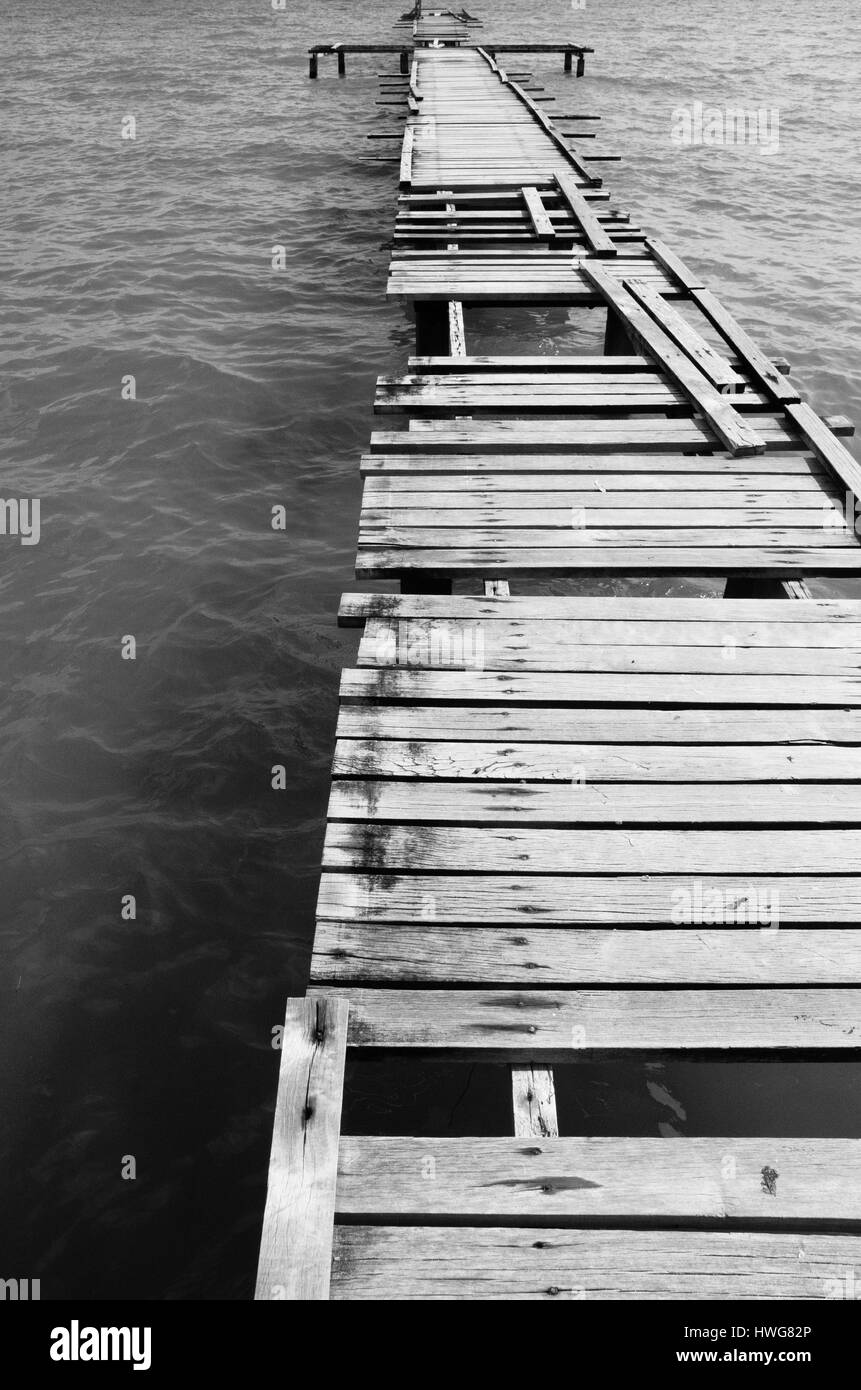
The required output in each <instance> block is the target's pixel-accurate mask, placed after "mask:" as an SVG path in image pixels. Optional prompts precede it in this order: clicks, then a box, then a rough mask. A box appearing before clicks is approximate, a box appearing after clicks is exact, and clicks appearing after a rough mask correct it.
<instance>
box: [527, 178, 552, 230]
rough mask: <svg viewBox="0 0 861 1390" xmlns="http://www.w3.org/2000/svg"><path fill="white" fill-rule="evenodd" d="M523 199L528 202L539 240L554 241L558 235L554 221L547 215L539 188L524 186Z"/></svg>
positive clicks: (531, 220) (530, 219) (530, 218)
mask: <svg viewBox="0 0 861 1390" xmlns="http://www.w3.org/2000/svg"><path fill="white" fill-rule="evenodd" d="M523 201H524V203H525V204H526V211H527V213H528V215H529V221H530V222H531V224H532V230H533V231H534V233H535V235H536V236H537V237H538V239H539V241H552V240H553V238H554V237H555V235H556V231H555V228H554V226H553V223H552V222H551V221H550V218H549V217H548V215H547V210H546V208H545V207H544V204H543V203H542V201H541V194H540V193H539V192H538V189H537V188H528V187H527V188H524V190H523Z"/></svg>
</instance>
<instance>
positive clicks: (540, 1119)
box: [511, 1066, 559, 1139]
mask: <svg viewBox="0 0 861 1390" xmlns="http://www.w3.org/2000/svg"><path fill="white" fill-rule="evenodd" d="M511 1092H512V1106H513V1110H514V1133H515V1136H516V1137H518V1138H523V1139H549V1138H551V1137H554V1138H555V1137H556V1136H558V1134H559V1120H558V1117H557V1114H556V1087H555V1084H554V1081H553V1071H552V1069H551V1068H550V1067H535V1066H525V1067H512V1068H511Z"/></svg>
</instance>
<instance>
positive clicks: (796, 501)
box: [363, 474, 840, 523]
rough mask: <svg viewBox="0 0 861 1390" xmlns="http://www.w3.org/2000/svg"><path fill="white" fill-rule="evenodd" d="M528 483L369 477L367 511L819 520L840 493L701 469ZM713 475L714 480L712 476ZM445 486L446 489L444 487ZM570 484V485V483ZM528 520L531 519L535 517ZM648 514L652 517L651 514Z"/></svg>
mask: <svg viewBox="0 0 861 1390" xmlns="http://www.w3.org/2000/svg"><path fill="white" fill-rule="evenodd" d="M671 477H676V478H677V479H678V488H679V490H678V491H676V492H671V491H670V490H669V487H668V485H667V483H668V479H669V478H671ZM521 478H522V479H523V481H525V482H526V484H527V486H525V487H523V488H522V489H521V490H519V491H514V490H513V489H512V487H511V484H510V483H509V482H508V481H507V479H506V478H504V477H503V478H488V479H475V480H471V479H467V478H463V479H451V480H449V479H447V480H445V481H441V480H440V479H435V478H434V477H421V476H419V477H416V478H415V479H413V480H410V479H408V478H403V477H398V478H368V480H367V482H366V484H365V492H364V498H363V505H364V507H365V509H366V511H367V512H368V513H371V512H374V511H377V510H386V511H392V512H399V511H404V510H409V509H412V508H416V509H419V508H431V507H432V508H434V509H436V510H440V509H450V510H454V509H457V508H463V509H464V510H466V509H467V508H475V509H478V508H488V509H489V508H496V507H499V508H506V509H511V508H515V507H516V508H520V509H521V511H535V510H540V509H543V508H548V509H554V508H559V507H567V508H568V509H569V522H570V520H571V517H570V508H572V507H582V508H588V507H596V506H597V507H601V508H604V509H605V510H608V509H612V510H614V511H615V510H617V509H622V510H624V509H626V508H627V509H629V510H630V509H632V508H638V509H640V510H641V511H657V510H659V509H661V508H663V507H666V508H670V509H672V508H680V509H681V508H694V509H696V510H698V511H699V512H700V513H702V512H703V511H704V510H707V509H712V508H713V509H716V510H725V511H736V510H738V509H739V508H743V509H744V510H745V511H748V510H751V511H756V510H758V509H766V508H767V509H774V510H777V511H784V510H787V511H791V510H793V509H796V508H797V509H806V510H808V511H815V513H816V516H817V517H818V518H819V520H820V521H821V522H822V521H825V520H830V517H828V514H827V513H826V511H825V508H826V505H833V504H834V503H835V502H838V501H839V500H840V499H839V497H838V494H837V491H836V489H835V488H833V487H821V486H820V484H819V480H818V479H817V478H809V479H805V480H803V484H802V486H800V487H799V488H798V489H797V490H796V489H794V488H793V491H791V492H785V491H782V490H781V489H782V488H785V487H786V486H787V482H786V481H781V480H780V479H779V477H774V478H766V479H765V482H766V487H764V488H763V489H762V490H760V489H759V488H758V487H757V490H756V491H753V490H751V489H750V488H746V487H744V486H743V485H742V480H741V479H734V480H732V482H733V486H728V487H725V488H723V489H722V488H721V479H720V475H715V476H713V477H712V478H711V480H710V479H709V478H708V477H705V478H704V479H703V486H700V485H699V479H698V478H697V475H696V474H681V475H666V474H665V475H663V476H658V477H656V478H653V479H649V480H648V486H647V488H646V489H645V491H642V492H637V491H632V490H631V489H632V488H636V486H637V482H636V479H634V478H632V479H631V480H630V481H629V483H628V485H627V488H626V487H625V484H624V480H623V479H622V478H621V477H619V476H615V477H614V476H612V475H611V477H610V483H611V486H610V487H609V488H604V489H603V490H601V491H598V490H597V489H596V488H594V487H593V488H591V490H589V491H586V490H585V488H586V485H587V484H588V482H589V479H588V478H587V479H584V478H582V477H580V478H579V486H578V478H577V477H573V478H569V477H566V476H564V475H563V476H562V478H561V482H560V488H559V490H558V491H554V490H552V489H553V481H552V480H551V479H548V478H540V477H532V476H530V475H529V474H525V475H521ZM710 481H711V486H709V482H710ZM440 488H445V491H443V492H441V491H439V489H440ZM566 488H568V489H569V490H568V491H565V489H566ZM524 520H525V521H526V522H527V523H529V522H530V521H531V520H532V518H530V517H526V518H524ZM646 520H649V518H646Z"/></svg>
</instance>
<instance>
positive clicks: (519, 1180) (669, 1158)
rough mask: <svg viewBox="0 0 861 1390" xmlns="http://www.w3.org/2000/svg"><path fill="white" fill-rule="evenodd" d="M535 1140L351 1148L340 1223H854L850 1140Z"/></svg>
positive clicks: (856, 1149)
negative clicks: (439, 1220)
mask: <svg viewBox="0 0 861 1390" xmlns="http://www.w3.org/2000/svg"><path fill="white" fill-rule="evenodd" d="M535 1137H536V1138H539V1139H540V1140H541V1141H542V1142H539V1143H534V1144H524V1143H523V1142H522V1139H518V1138H510V1137H507V1136H506V1137H502V1138H487V1139H473V1138H460V1139H438V1138H430V1139H429V1138H417V1139H416V1138H400V1137H395V1138H393V1137H390V1136H386V1137H385V1138H377V1137H376V1136H374V1137H365V1136H347V1137H345V1138H344V1139H343V1140H342V1142H341V1149H340V1153H339V1155H338V1212H339V1214H340V1215H341V1216H342V1217H349V1218H351V1219H357V1218H364V1220H365V1221H366V1222H371V1221H373V1222H374V1223H379V1224H387V1223H392V1222H393V1221H400V1220H405V1221H410V1222H414V1223H416V1224H421V1222H422V1221H423V1220H427V1219H428V1218H434V1217H436V1218H440V1217H444V1218H445V1219H446V1220H447V1221H451V1222H453V1223H455V1224H457V1225H464V1224H473V1223H475V1224H479V1225H484V1224H488V1225H511V1224H515V1223H516V1224H517V1225H524V1226H530V1225H531V1226H540V1225H548V1224H550V1223H551V1222H552V1223H554V1224H555V1223H557V1222H559V1223H560V1224H561V1223H564V1222H566V1221H572V1222H582V1221H584V1220H586V1221H601V1220H608V1219H613V1218H637V1219H639V1220H650V1221H653V1222H655V1224H659V1223H663V1224H667V1223H670V1222H679V1221H690V1220H692V1219H693V1220H697V1221H714V1222H723V1221H759V1222H766V1221H767V1222H770V1223H775V1224H777V1223H780V1222H795V1223H798V1222H825V1221H827V1222H832V1223H834V1222H842V1223H846V1222H850V1221H851V1222H856V1221H859V1220H861V1183H859V1181H858V1173H859V1170H861V1140H858V1139H774V1138H763V1139H756V1138H755V1139H748V1138H738V1137H734V1138H731V1137H723V1138H707V1139H700V1138H695V1139H688V1138H671V1139H658V1138H630V1139H629V1138H615V1137H614V1138H604V1137H597V1138H593V1137H589V1138H579V1137H578V1138H568V1137H566V1138H558V1137H551V1136H549V1135H541V1134H539V1135H536V1136H535ZM460 1234H461V1233H460V1232H457V1233H455V1234H454V1236H453V1239H452V1246H456V1245H458V1244H459V1239H460ZM859 1249H861V1243H859Z"/></svg>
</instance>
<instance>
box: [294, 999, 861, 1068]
mask: <svg viewBox="0 0 861 1390" xmlns="http://www.w3.org/2000/svg"><path fill="white" fill-rule="evenodd" d="M327 990H328V992H329V993H330V994H331V995H332V996H333V997H342V998H345V999H348V1000H349V1004H350V1020H349V1031H348V1045H349V1046H351V1047H355V1048H359V1049H362V1050H365V1049H373V1050H376V1049H378V1048H404V1049H409V1050H410V1051H412V1050H419V1049H420V1050H422V1051H427V1050H433V1051H437V1050H440V1051H444V1052H445V1053H447V1054H448V1055H452V1054H457V1055H458V1057H461V1058H463V1060H466V1059H468V1058H474V1057H482V1058H484V1059H485V1060H488V1061H489V1060H492V1059H494V1058H500V1059H501V1060H506V1061H514V1060H515V1056H516V1055H519V1056H520V1057H521V1058H524V1059H526V1058H529V1059H531V1060H532V1061H545V1060H546V1061H559V1060H564V1061H568V1062H571V1061H573V1060H575V1059H576V1058H577V1057H580V1058H583V1057H586V1056H592V1057H597V1056H600V1055H602V1054H604V1055H606V1054H613V1055H636V1056H641V1055H643V1054H644V1053H647V1052H661V1053H665V1054H682V1055H684V1054H688V1053H697V1054H703V1053H712V1052H720V1053H723V1054H724V1055H739V1054H741V1055H745V1056H748V1055H755V1054H757V1053H762V1052H768V1053H769V1054H771V1055H776V1054H778V1053H780V1052H786V1053H798V1052H804V1053H808V1052H810V1053H816V1052H835V1053H837V1052H840V1053H843V1054H845V1055H850V1054H853V1053H857V1052H858V1051H859V1049H861V989H854V988H843V989H722V990H713V989H705V990H703V989H690V990H688V989H679V990H664V989H636V990H616V989H608V990H511V989H509V990H467V989H464V990H439V989H429V990H402V989H360V988H352V987H350V986H335V985H332V986H327ZM320 994H322V991H321V990H318V989H317V988H316V987H315V988H312V990H311V991H310V996H309V997H311V998H317V997H318V995H320Z"/></svg>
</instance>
